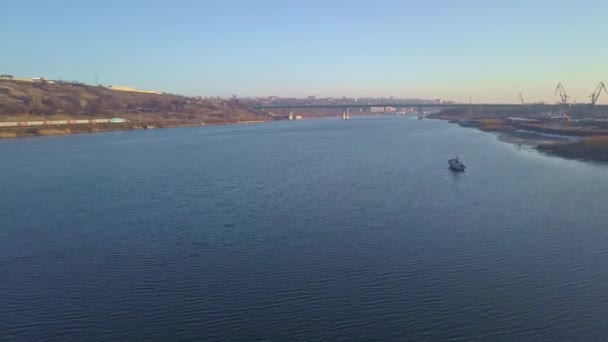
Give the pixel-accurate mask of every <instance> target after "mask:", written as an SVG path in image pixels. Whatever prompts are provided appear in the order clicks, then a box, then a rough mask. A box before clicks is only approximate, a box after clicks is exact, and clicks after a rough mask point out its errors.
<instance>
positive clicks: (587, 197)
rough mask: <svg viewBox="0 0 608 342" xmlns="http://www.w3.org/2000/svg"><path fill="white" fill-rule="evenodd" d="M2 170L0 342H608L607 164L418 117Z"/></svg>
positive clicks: (59, 148)
mask: <svg viewBox="0 0 608 342" xmlns="http://www.w3.org/2000/svg"><path fill="white" fill-rule="evenodd" d="M455 153H458V154H459V155H460V156H461V158H462V159H463V161H464V162H465V164H466V165H467V166H468V169H467V172H466V173H464V174H454V173H451V172H449V171H448V169H447V159H449V158H450V157H452V156H453V155H454V154H455ZM0 156H1V157H2V161H3V163H2V167H1V168H0V189H2V195H1V196H0V340H17V341H68V340H72V341H83V340H93V339H98V340H107V341H120V340H146V341H163V340H184V341H185V340H192V341H212V340H256V341H257V340H270V341H285V340H301V341H312V340H334V341H338V340H447V339H452V340H480V339H484V340H500V339H504V340H507V339H508V340H518V341H526V340H530V341H532V340H535V341H537V340H547V341H556V340H594V339H595V340H605V339H606V338H608V331H607V328H606V322H607V321H608V272H606V265H607V264H608V232H607V229H608V210H606V209H607V204H606V199H607V197H606V196H607V195H606V194H608V168H607V166H606V165H602V164H593V163H585V162H580V161H572V160H564V159H560V158H556V157H549V156H545V155H542V154H539V153H537V152H536V151H533V150H532V151H530V150H518V149H517V148H516V147H515V146H513V145H511V144H506V143H503V142H500V141H498V139H496V137H495V136H494V135H492V134H488V133H483V132H480V131H477V130H473V129H468V128H462V127H459V126H457V125H451V124H448V123H446V122H442V121H434V120H415V119H409V118H404V117H374V118H360V117H356V118H353V119H352V120H350V121H347V122H342V121H339V120H336V119H322V120H311V121H297V122H275V123H269V124H261V125H239V126H222V127H202V128H180V129H166V130H155V131H142V132H113V133H104V134H90V135H74V136H65V137H43V138H35V139H20V140H4V141H0Z"/></svg>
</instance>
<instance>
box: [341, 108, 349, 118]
mask: <svg viewBox="0 0 608 342" xmlns="http://www.w3.org/2000/svg"><path fill="white" fill-rule="evenodd" d="M348 119H350V108H348V107H347V108H345V109H344V112H343V113H342V120H348Z"/></svg>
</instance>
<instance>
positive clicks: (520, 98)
mask: <svg viewBox="0 0 608 342" xmlns="http://www.w3.org/2000/svg"><path fill="white" fill-rule="evenodd" d="M518 98H519V101H521V104H522V105H523V104H525V103H526V101H524V96H523V95H522V94H521V93H519V96H518Z"/></svg>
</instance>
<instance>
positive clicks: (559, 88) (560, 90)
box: [553, 82, 570, 105]
mask: <svg viewBox="0 0 608 342" xmlns="http://www.w3.org/2000/svg"><path fill="white" fill-rule="evenodd" d="M557 93H559V98H560V103H561V104H563V105H567V104H568V98H569V97H570V96H568V94H566V89H564V86H563V85H562V82H559V83H558V84H557V87H555V94H553V95H557Z"/></svg>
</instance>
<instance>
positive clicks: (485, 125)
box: [476, 118, 507, 131]
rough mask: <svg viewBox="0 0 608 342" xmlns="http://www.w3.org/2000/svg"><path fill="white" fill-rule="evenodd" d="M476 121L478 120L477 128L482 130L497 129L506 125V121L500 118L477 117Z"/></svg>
mask: <svg viewBox="0 0 608 342" xmlns="http://www.w3.org/2000/svg"><path fill="white" fill-rule="evenodd" d="M476 121H477V122H479V129H481V130H482V131H498V130H501V129H503V128H505V126H507V122H506V121H505V120H504V119H500V118H492V119H479V120H476Z"/></svg>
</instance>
